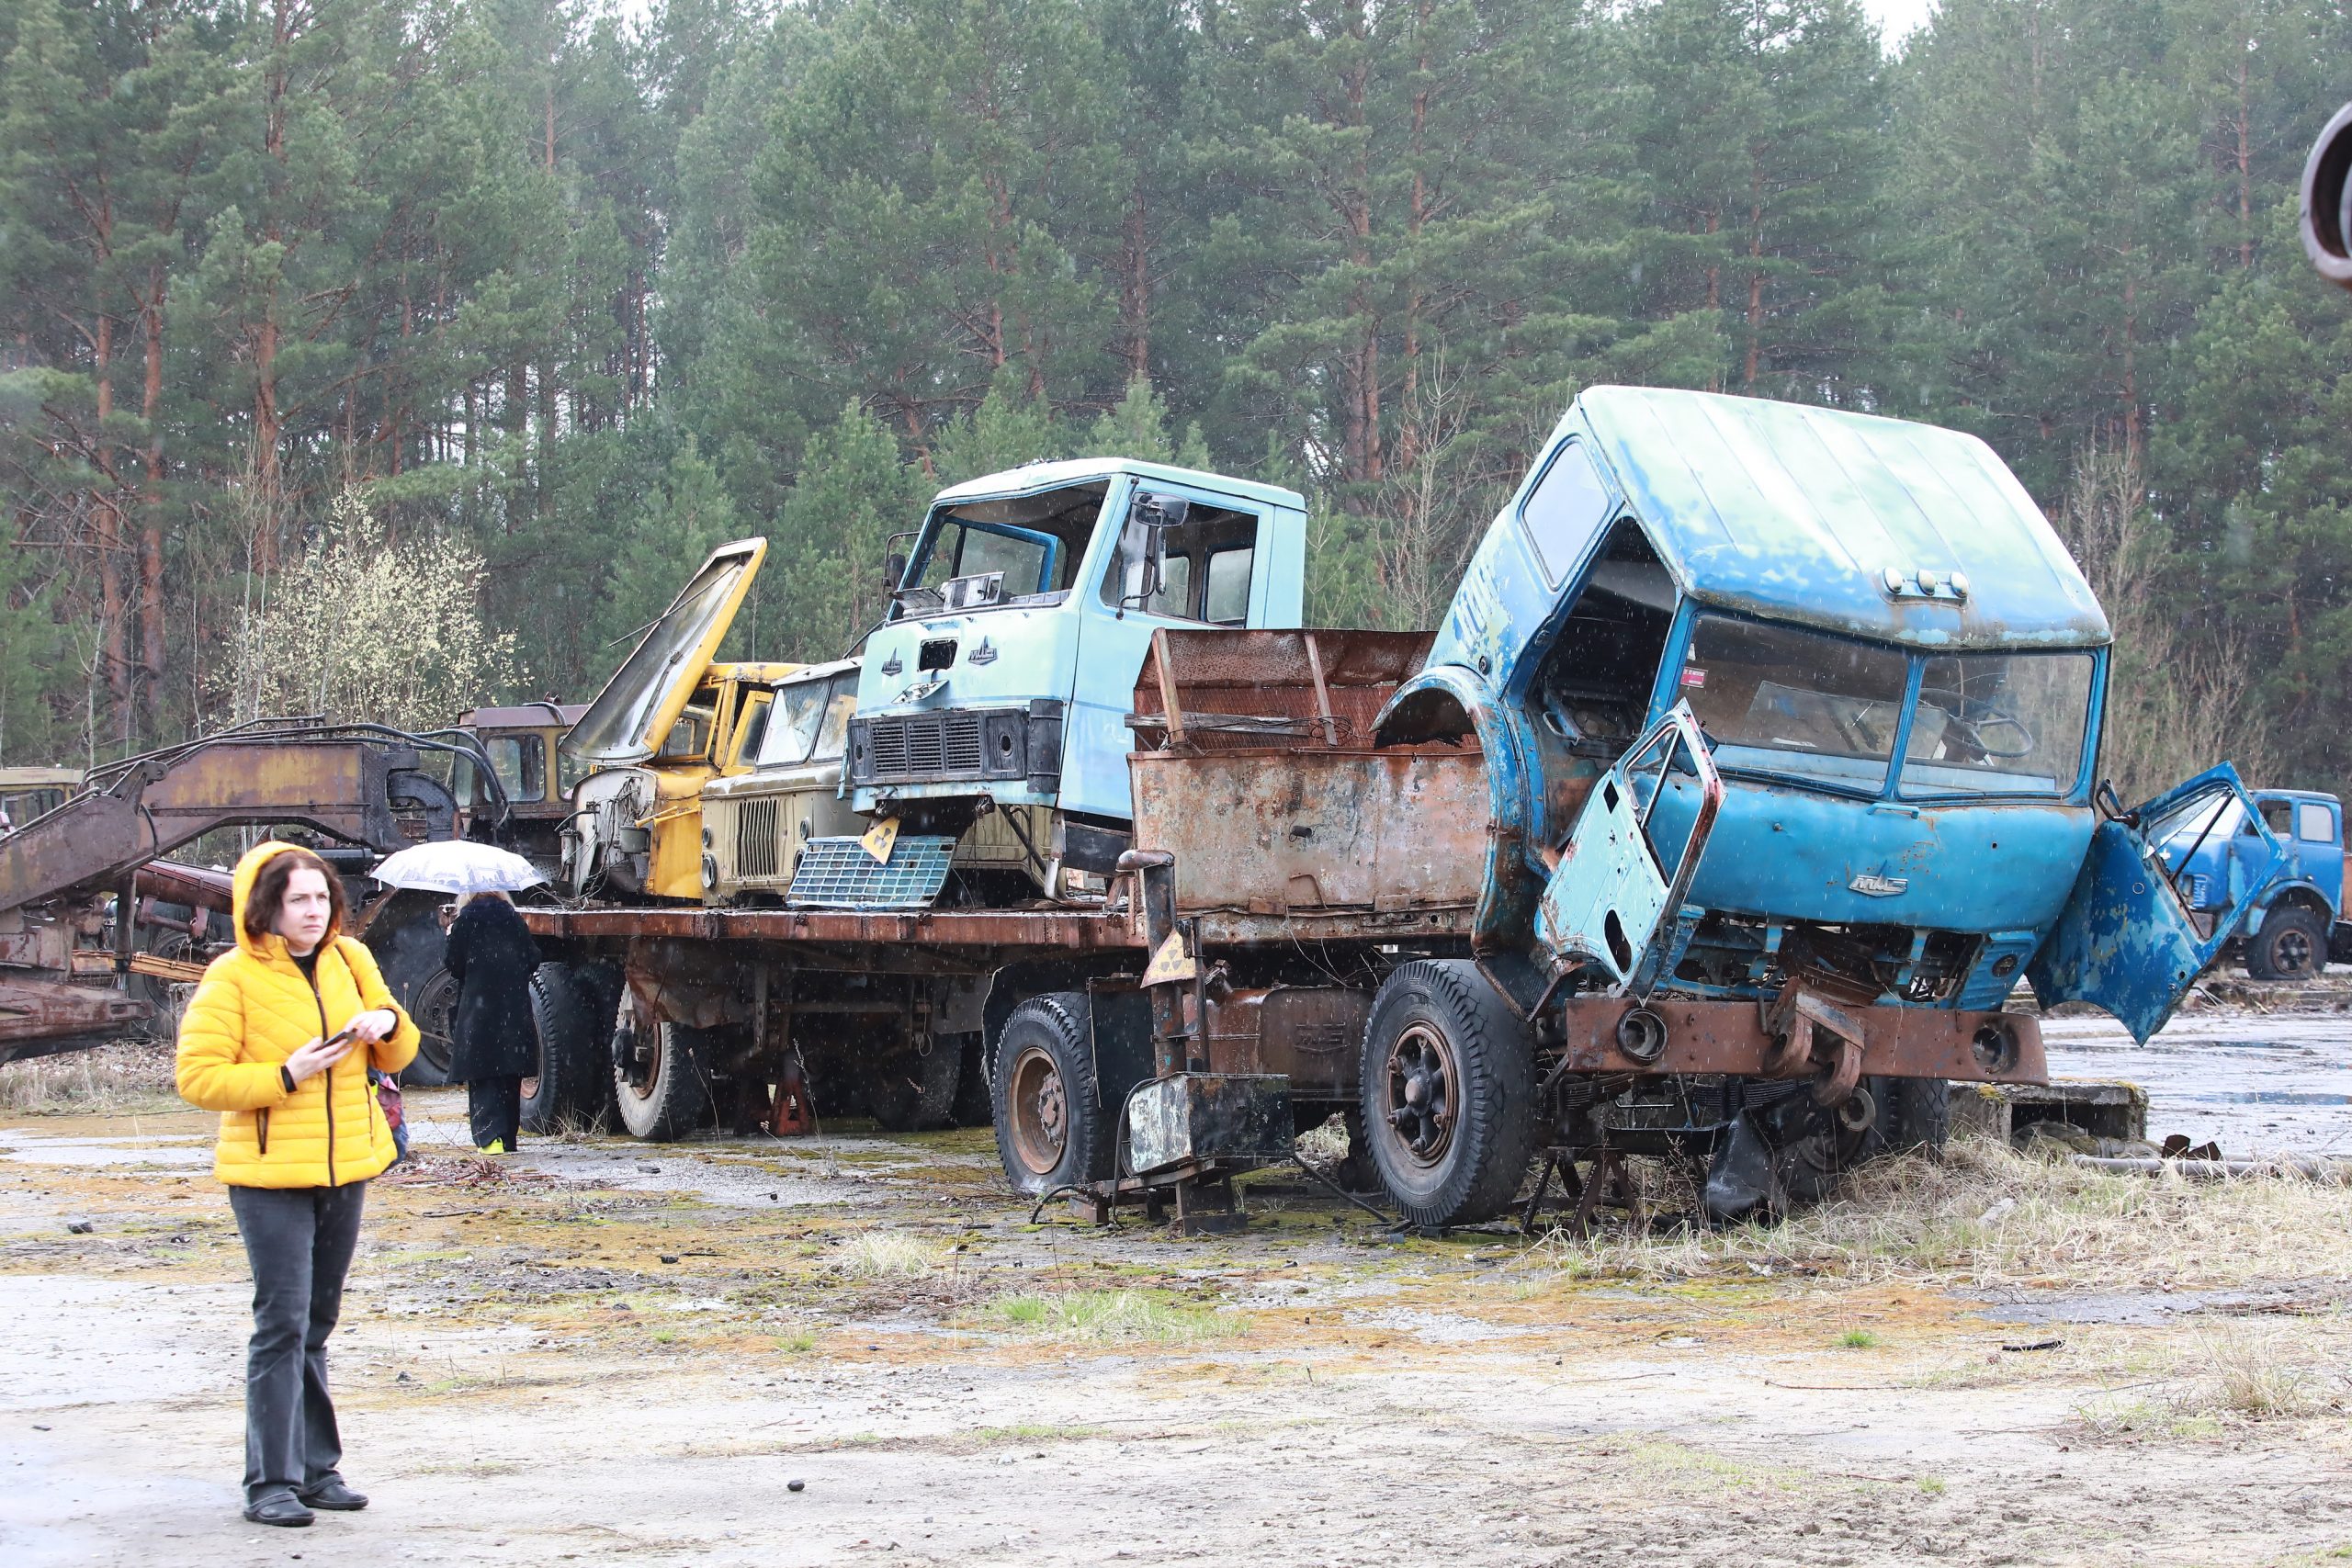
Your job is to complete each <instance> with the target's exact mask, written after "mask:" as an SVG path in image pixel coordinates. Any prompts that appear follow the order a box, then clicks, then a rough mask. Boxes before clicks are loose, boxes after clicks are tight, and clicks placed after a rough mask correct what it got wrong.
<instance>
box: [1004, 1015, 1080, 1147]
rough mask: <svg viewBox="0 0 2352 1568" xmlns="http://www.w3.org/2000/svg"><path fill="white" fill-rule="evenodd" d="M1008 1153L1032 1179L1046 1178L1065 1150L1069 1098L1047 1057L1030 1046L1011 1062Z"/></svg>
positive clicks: (1051, 1059) (1008, 1097) (1051, 1061)
mask: <svg viewBox="0 0 2352 1568" xmlns="http://www.w3.org/2000/svg"><path fill="white" fill-rule="evenodd" d="M1011 1090H1012V1092H1011V1093H1010V1094H1009V1095H1008V1096H1007V1097H1006V1098H1007V1099H1008V1100H1010V1101H1011V1105H1010V1107H1009V1109H1010V1111H1011V1113H1012V1152H1013V1155H1014V1156H1015V1157H1017V1158H1018V1159H1019V1160H1020V1161H1021V1163H1022V1165H1023V1168H1026V1169H1027V1170H1028V1171H1029V1173H1030V1174H1031V1175H1033V1176H1046V1175H1050V1174H1051V1173H1052V1172H1053V1171H1054V1170H1055V1168H1057V1167H1058V1166H1059V1165H1060V1164H1061V1163H1062V1156H1063V1155H1064V1154H1065V1153H1066V1152H1067V1151H1068V1150H1069V1094H1068V1093H1067V1092H1066V1091H1065V1090H1064V1089H1063V1088H1062V1075H1061V1069H1060V1068H1058V1067H1057V1066H1055V1065H1054V1058H1053V1057H1052V1055H1049V1054H1048V1053H1046V1052H1044V1051H1041V1050H1039V1049H1037V1048H1036V1047H1035V1046H1034V1045H1033V1046H1031V1047H1030V1048H1029V1049H1027V1050H1025V1051H1023V1052H1022V1053H1021V1055H1019V1056H1017V1057H1015V1058H1014V1059H1013V1063H1012V1085H1011Z"/></svg>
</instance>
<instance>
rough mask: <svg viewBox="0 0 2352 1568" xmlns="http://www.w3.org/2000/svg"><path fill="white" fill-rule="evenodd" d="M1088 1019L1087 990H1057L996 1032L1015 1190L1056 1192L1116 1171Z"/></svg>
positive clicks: (1004, 1135) (1001, 1125)
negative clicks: (1100, 1106) (1098, 1099)
mask: <svg viewBox="0 0 2352 1568" xmlns="http://www.w3.org/2000/svg"><path fill="white" fill-rule="evenodd" d="M1090 1017H1091V1013H1090V1010H1089V1008H1088V1004H1087V999H1086V993H1085V992H1083V991H1055V992H1051V993H1049V994H1048V995H1046V996H1042V997H1032V998H1029V999H1028V1000H1027V1001H1025V1002H1023V1003H1022V1004H1021V1005H1020V1006H1019V1007H1017V1008H1014V1009H1013V1010H1012V1016H1011V1017H1010V1018H1008V1019H1006V1020H1005V1021H1004V1031H1003V1032H1002V1033H1001V1034H1000V1035H999V1036H998V1037H997V1045H996V1082H995V1085H994V1109H995V1119H996V1148H997V1155H998V1156H999V1157H1000V1158H1001V1159H1002V1160H1003V1161H1004V1173H1005V1175H1006V1176H1008V1177H1010V1178H1011V1179H1012V1185H1013V1189H1014V1190H1016V1191H1020V1192H1026V1193H1030V1194H1033V1195H1034V1194H1036V1193H1042V1192H1050V1191H1052V1190H1054V1189H1055V1188H1057V1187H1067V1186H1072V1185H1075V1184H1077V1183H1080V1182H1085V1181H1099V1180H1101V1179H1103V1178H1104V1177H1106V1176H1109V1175H1110V1174H1111V1134H1110V1129H1109V1128H1108V1127H1106V1126H1104V1125H1103V1115H1102V1113H1101V1112H1100V1111H1098V1110H1097V1109H1096V1108H1095V1093H1094V1053H1093V1051H1092V1049H1091V1046H1090V1043H1089V1042H1088V1038H1087V1035H1088V1021H1089V1019H1090Z"/></svg>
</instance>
